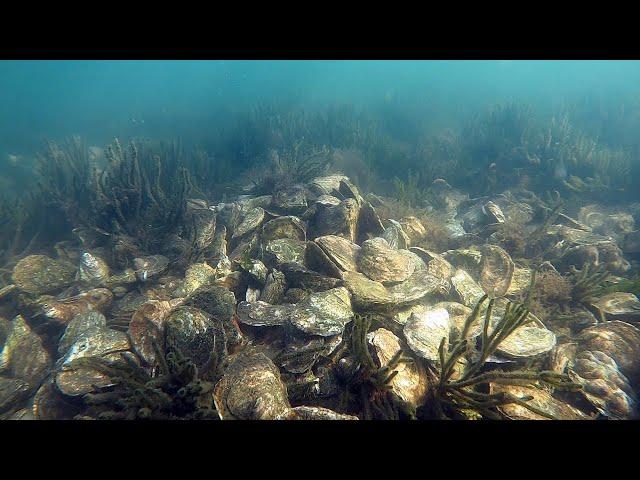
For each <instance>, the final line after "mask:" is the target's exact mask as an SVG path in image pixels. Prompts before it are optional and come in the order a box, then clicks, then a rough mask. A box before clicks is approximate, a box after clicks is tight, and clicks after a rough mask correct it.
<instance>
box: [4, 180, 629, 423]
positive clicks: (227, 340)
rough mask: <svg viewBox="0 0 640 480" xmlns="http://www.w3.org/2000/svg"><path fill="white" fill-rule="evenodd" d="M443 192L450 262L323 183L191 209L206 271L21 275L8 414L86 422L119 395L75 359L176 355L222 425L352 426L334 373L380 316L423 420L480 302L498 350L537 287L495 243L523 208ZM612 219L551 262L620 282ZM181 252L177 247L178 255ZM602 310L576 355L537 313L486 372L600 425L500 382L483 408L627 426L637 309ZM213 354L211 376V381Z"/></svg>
mask: <svg viewBox="0 0 640 480" xmlns="http://www.w3.org/2000/svg"><path fill="white" fill-rule="evenodd" d="M433 191H434V192H435V193H436V194H438V195H440V196H441V200H442V202H441V203H442V205H444V208H445V210H446V211H445V212H444V215H443V218H445V219H446V220H445V221H446V222H448V223H447V231H448V232H449V233H450V237H451V244H452V246H453V245H455V246H457V248H453V249H450V250H446V251H443V252H435V251H432V250H429V249H426V248H424V240H425V239H428V237H429V235H430V231H429V230H428V227H427V226H425V225H424V224H423V223H422V222H421V221H420V220H419V219H418V218H416V217H415V216H408V217H403V218H397V219H391V218H389V219H384V220H383V219H381V218H380V216H379V215H378V213H377V210H376V206H375V205H378V202H380V199H379V198H378V197H375V196H374V195H370V196H363V195H362V194H361V193H360V192H359V191H358V188H357V187H356V186H355V185H353V184H352V183H351V181H350V180H349V179H348V178H347V177H345V176H343V175H328V176H325V177H320V178H316V179H315V180H313V181H312V182H310V183H309V184H307V185H295V186H293V187H290V188H286V189H283V190H281V191H277V192H274V193H273V194H272V195H264V196H258V197H254V196H250V195H243V196H240V197H238V198H237V199H236V200H235V201H232V202H228V203H220V204H217V205H209V204H208V202H206V201H205V200H200V199H193V200H190V201H189V204H188V206H187V207H188V208H187V211H188V215H187V217H188V218H189V219H190V220H191V222H192V224H193V225H195V227H194V231H195V232H196V233H195V238H193V239H192V240H193V244H194V245H196V246H197V248H198V250H199V251H201V252H204V258H201V259H200V261H197V262H194V263H191V264H189V265H186V266H181V265H180V262H175V261H173V260H171V259H170V253H169V252H170V251H171V249H168V250H167V252H165V253H166V256H165V255H160V254H156V255H144V254H143V253H142V252H139V251H136V250H135V249H132V248H130V247H129V246H128V245H129V244H128V243H127V239H125V238H123V239H119V240H118V241H117V242H114V245H115V246H114V251H116V252H117V253H118V252H119V253H120V254H121V253H122V252H126V254H121V255H120V256H119V257H117V258H120V259H121V258H128V261H126V262H122V261H111V262H108V261H107V258H109V255H107V254H106V253H105V252H104V251H101V250H100V249H90V248H85V245H84V244H82V245H81V247H79V248H77V249H76V250H77V251H75V252H71V254H67V255H65V256H62V255H61V256H60V257H59V258H57V259H54V258H51V257H49V256H46V255H31V256H28V257H26V258H24V259H22V260H21V261H20V262H18V264H17V265H16V266H15V268H14V271H13V282H14V284H15V286H14V288H15V290H16V292H17V294H15V295H18V296H19V298H20V301H19V304H20V305H22V306H24V307H25V309H27V310H29V312H34V313H33V314H30V315H32V317H33V319H32V321H29V322H27V321H26V320H25V316H26V315H27V313H25V314H24V315H25V316H23V315H18V316H16V317H15V318H14V319H13V320H12V321H8V320H5V319H3V318H1V317H0V345H3V347H2V350H1V352H0V415H3V416H5V417H7V418H39V419H48V418H65V417H68V416H69V415H72V414H73V413H78V412H74V408H77V402H75V403H74V399H77V398H78V397H81V396H82V395H85V394H87V393H91V392H95V391H96V389H99V388H105V387H108V386H109V385H111V384H112V379H110V378H108V377H107V376H105V375H104V374H103V373H101V372H100V371H97V370H92V368H91V367H90V366H87V365H86V364H80V366H77V365H74V360H76V359H79V358H82V357H90V356H93V357H100V358H105V359H108V360H111V361H113V362H122V361H124V360H123V354H124V355H128V357H127V358H129V361H133V362H136V363H137V364H139V365H140V367H141V368H146V369H149V371H152V370H153V368H154V365H155V364H156V363H157V361H158V359H157V353H158V349H157V346H158V345H161V346H163V345H164V344H165V343H170V344H171V345H172V346H173V348H176V349H178V350H179V351H180V353H181V354H182V355H183V356H185V357H188V358H190V359H192V361H193V362H194V364H195V365H196V366H197V368H198V369H199V371H201V372H202V374H203V375H204V376H205V377H206V378H207V379H209V380H214V381H215V382H216V385H215V389H214V392H213V398H212V402H213V404H214V405H215V408H216V410H217V412H218V414H219V416H220V418H222V419H357V417H356V416H353V415H347V414H345V413H343V412H339V411H337V409H335V408H334V406H335V405H336V402H335V401H334V400H335V399H336V397H337V395H338V387H337V380H336V379H337V378H338V377H339V376H340V371H339V370H340V368H344V364H345V361H346V360H345V359H344V358H343V359H342V360H341V361H340V362H337V363H336V362H333V361H332V359H333V356H334V355H338V354H339V353H340V352H342V351H344V350H345V349H348V348H349V345H348V344H347V341H348V340H347V339H346V338H345V337H346V336H345V332H346V329H347V328H348V326H349V324H350V323H351V322H352V321H353V320H354V318H355V316H356V315H371V316H372V317H373V318H375V319H376V321H377V322H378V323H379V324H380V325H382V326H380V327H378V328H375V329H374V330H372V331H371V332H369V333H368V335H367V342H368V345H369V350H370V352H371V353H372V358H374V360H375V361H376V362H377V364H378V365H379V366H380V367H384V366H386V365H388V363H389V362H390V360H391V359H392V358H393V357H394V356H395V355H396V354H397V353H398V352H400V351H402V352H404V354H405V355H406V356H408V357H411V358H413V359H414V360H416V361H414V362H413V363H402V364H400V365H399V366H397V367H396V369H397V372H398V373H397V374H396V376H395V377H394V378H393V380H392V381H391V383H390V387H391V389H392V391H393V392H394V393H395V394H396V395H397V396H398V397H399V398H401V399H402V400H403V401H404V402H406V403H407V404H409V405H411V406H413V407H419V406H421V405H422V404H423V403H424V402H425V400H426V399H427V392H428V389H429V388H430V385H429V380H428V379H429V376H428V374H427V369H428V368H430V367H437V366H438V362H439V356H438V347H439V345H440V343H441V341H442V340H443V339H445V342H448V343H449V342H452V341H454V340H455V339H458V338H459V337H460V335H461V334H462V330H463V326H464V324H465V321H466V319H467V317H468V316H469V314H470V313H471V311H472V309H473V308H474V307H475V305H476V304H477V302H478V300H479V299H480V298H481V297H482V296H483V295H485V294H488V295H489V296H490V297H491V298H495V299H496V302H495V305H494V309H493V314H492V317H491V319H490V322H489V327H488V328H489V333H490V332H491V331H492V329H493V328H494V327H495V325H496V323H497V322H498V321H499V319H500V317H501V315H502V314H503V313H504V310H505V306H506V303H507V300H508V299H513V298H517V297H518V295H521V294H523V292H525V291H526V290H527V288H528V286H529V283H530V280H531V276H532V271H531V269H530V268H528V267H526V266H522V265H517V264H516V263H515V262H514V261H513V259H512V258H511V257H510V255H509V254H508V253H507V252H506V251H505V250H504V249H503V248H501V247H500V246H498V245H496V244H495V242H494V243H492V238H493V235H494V234H495V232H496V229H497V228H498V227H499V226H500V224H503V223H505V222H506V221H509V220H510V219H513V218H516V217H517V218H518V219H519V221H525V222H530V221H532V219H533V214H532V212H533V208H532V207H531V206H530V205H529V204H528V203H527V202H526V201H524V200H522V199H517V198H514V197H513V196H511V195H500V196H497V197H496V198H491V199H489V198H483V199H475V200H470V199H469V198H468V196H466V195H464V194H462V193H461V192H458V191H457V190H455V189H453V188H451V187H450V186H448V185H447V184H446V182H443V181H436V182H435V183H434V187H433ZM605 217H606V218H604V219H603V217H602V215H600V213H599V212H596V211H595V209H593V208H592V209H591V210H589V209H588V208H586V207H585V208H584V209H583V211H581V214H580V217H579V219H578V220H572V219H570V218H569V217H566V218H564V219H561V221H560V222H559V223H558V224H556V225H551V226H549V227H548V230H547V231H546V232H544V235H545V238H547V239H548V242H550V243H551V244H552V245H553V244H557V243H562V245H563V249H562V252H561V253H560V254H558V255H557V256H556V257H554V261H556V260H557V263H558V264H562V263H563V262H565V261H569V260H570V259H571V258H574V257H576V256H577V257H580V256H581V255H582V257H580V258H583V257H584V258H591V257H589V255H591V254H592V253H593V252H591V250H589V249H592V250H593V251H594V252H596V253H595V254H594V255H595V256H596V257H597V260H598V261H599V262H600V263H603V264H605V265H606V266H607V267H608V268H610V269H611V270H612V271H613V272H616V273H621V272H625V271H627V270H628V267H629V262H628V261H627V260H626V259H625V258H624V256H623V252H622V250H621V249H620V248H618V246H617V245H618V244H617V242H626V243H625V244H629V245H631V244H632V243H633V235H634V230H633V224H632V222H630V220H629V218H627V217H619V218H618V217H616V218H611V216H605ZM523 219H524V220H523ZM614 233H615V235H617V238H613V237H612V235H613V234H614ZM182 244H184V239H180V238H176V239H175V242H174V243H173V244H172V248H178V247H179V246H180V245H182ZM630 248H631V247H630ZM71 250H73V249H71ZM550 251H551V252H554V250H553V249H551V250H550ZM123 255H124V257H123ZM126 255H128V256H129V257H126ZM592 256H593V255H592ZM594 258H595V257H594ZM12 295H13V294H12ZM15 295H13V296H15ZM592 306H593V308H594V309H595V310H598V311H600V312H601V313H603V314H604V317H605V318H606V319H607V320H608V321H606V322H604V323H598V324H595V323H597V322H594V324H593V325H592V326H590V327H589V328H586V329H584V330H582V331H581V332H579V336H577V338H575V339H572V341H571V342H567V341H564V340H563V341H561V340H560V339H559V336H558V335H557V334H556V332H554V331H553V329H552V328H550V327H547V326H546V325H545V324H543V322H541V321H540V319H538V318H536V317H535V316H534V315H533V314H529V319H528V321H527V322H526V323H525V324H524V325H522V326H521V327H519V328H518V329H516V331H514V332H513V333H512V334H511V335H510V336H509V337H507V338H506V339H505V340H504V341H503V342H502V343H501V344H500V345H499V348H498V349H497V351H496V353H495V355H494V356H493V357H491V358H490V359H489V362H490V363H492V364H496V365H510V366H514V368H515V367H516V366H531V365H534V366H536V365H537V366H541V365H547V364H549V365H552V367H551V368H552V369H553V370H556V371H558V372H570V374H571V375H572V377H573V378H574V379H575V381H576V382H578V383H580V384H581V385H583V386H584V389H583V393H581V394H580V395H581V400H582V401H583V402H586V403H585V404H586V405H589V408H591V411H588V410H589V408H582V410H581V409H580V408H579V407H578V406H576V405H573V404H569V403H567V402H566V401H565V400H566V399H563V398H561V397H559V396H558V395H556V394H555V393H554V392H551V391H546V390H541V389H539V388H536V387H535V386H533V385H529V386H527V385H524V386H518V387H514V386H506V385H500V384H497V383H492V384H491V385H490V388H491V391H492V392H501V391H505V390H508V391H510V393H513V394H516V395H517V396H520V397H523V396H531V397H532V398H533V400H532V401H533V402H534V403H535V405H536V406H538V407H539V408H540V409H546V410H548V411H550V412H552V413H553V414H554V415H555V416H556V417H558V418H567V419H575V418H591V417H590V415H591V416H593V412H594V411H597V412H598V413H599V414H601V415H604V416H606V417H610V418H630V417H632V416H634V415H635V411H636V397H635V394H634V388H637V382H638V380H639V379H640V331H638V329H637V328H636V327H635V326H634V325H633V324H634V323H637V322H638V320H639V319H640V313H639V312H640V308H639V307H640V302H638V299H637V298H636V297H635V296H634V295H632V294H622V293H614V294H609V295H608V296H603V297H602V298H598V299H597V300H596V301H594V302H593V305H592ZM25 312H26V310H25ZM587 314H588V312H587ZM483 317H484V312H481V314H480V315H479V316H478V319H477V321H476V322H475V324H473V325H472V326H471V328H470V329H469V330H468V333H467V335H468V339H469V340H470V341H473V340H474V339H475V338H476V337H478V335H480V334H481V332H482V322H483ZM594 318H595V317H594ZM38 324H43V325H51V326H53V327H52V328H55V329H57V330H56V331H57V332H58V335H59V338H58V340H57V343H56V344H55V345H54V346H53V348H51V346H46V345H44V344H43V340H42V338H41V337H40V336H39V335H38V334H37V333H35V331H34V327H33V325H38ZM214 354H215V359H216V361H217V362H218V364H219V365H220V368H221V370H220V371H218V372H211V371H210V369H209V367H210V363H211V359H212V358H213V357H212V356H213V355H214ZM540 368H541V367H540ZM74 405H75V406H74ZM502 410H503V413H504V414H505V415H506V416H507V417H510V418H536V415H535V414H532V413H531V412H530V411H528V410H526V409H523V408H521V407H518V406H517V405H516V406H504V407H502ZM70 412H71V413H70Z"/></svg>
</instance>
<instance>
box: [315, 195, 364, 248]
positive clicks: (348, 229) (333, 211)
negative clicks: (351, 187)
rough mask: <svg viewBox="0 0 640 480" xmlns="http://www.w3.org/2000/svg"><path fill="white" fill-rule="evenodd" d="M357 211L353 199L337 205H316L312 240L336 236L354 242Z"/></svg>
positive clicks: (356, 203) (355, 202)
mask: <svg viewBox="0 0 640 480" xmlns="http://www.w3.org/2000/svg"><path fill="white" fill-rule="evenodd" d="M359 209H360V207H359V205H358V202H357V201H356V200H354V199H353V198H348V199H346V200H343V201H342V202H340V203H339V204H338V205H330V204H323V203H318V204H316V214H315V216H314V218H313V222H312V226H313V228H312V232H313V235H312V238H315V237H319V236H323V235H338V236H341V237H344V238H346V239H348V240H350V241H352V242H355V240H356V226H357V223H358V211H359Z"/></svg>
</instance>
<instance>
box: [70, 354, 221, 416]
mask: <svg viewBox="0 0 640 480" xmlns="http://www.w3.org/2000/svg"><path fill="white" fill-rule="evenodd" d="M154 347H155V349H156V358H157V359H158V365H157V367H158V373H157V374H154V375H150V374H149V372H148V371H147V370H146V369H144V368H142V367H140V365H139V364H138V362H136V361H135V360H133V359H132V358H130V357H129V356H128V355H125V354H121V361H119V362H110V361H107V360H106V359H104V358H102V357H83V358H79V359H77V360H75V361H74V362H72V365H73V366H78V367H80V366H83V367H87V368H90V369H93V370H96V371H98V372H100V373H101V374H103V375H106V376H107V377H108V378H109V379H110V380H111V381H112V382H114V383H115V384H116V385H115V387H108V388H105V389H102V391H98V392H96V393H88V394H86V395H84V397H83V400H84V402H85V404H86V405H87V407H88V408H87V409H86V411H85V412H84V413H83V414H82V416H81V417H80V418H82V417H90V418H97V419H100V420H113V419H116V420H136V419H138V420H143V419H148V420H173V419H184V420H188V419H218V418H219V417H218V415H217V412H216V411H215V408H214V406H213V396H212V391H213V387H214V384H213V383H211V382H208V381H204V380H202V379H201V378H200V375H199V372H198V368H197V367H196V365H195V364H194V363H193V362H192V361H191V360H190V359H188V358H185V357H184V356H183V355H182V354H181V353H180V351H179V350H178V349H174V348H168V349H167V352H166V353H165V354H163V353H162V352H160V350H159V348H158V347H157V345H154ZM214 363H215V362H211V364H212V365H213V364H214Z"/></svg>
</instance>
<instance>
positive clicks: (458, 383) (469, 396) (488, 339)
mask: <svg viewBox="0 0 640 480" xmlns="http://www.w3.org/2000/svg"><path fill="white" fill-rule="evenodd" d="M486 300H487V295H484V296H483V297H482V298H481V299H480V300H479V301H478V303H477V304H476V306H475V308H474V310H473V312H472V313H471V314H470V315H469V317H468V318H467V320H466V322H465V325H464V327H463V329H462V333H461V335H460V336H459V339H458V340H456V341H455V342H453V344H452V345H450V346H447V345H445V339H443V340H442V342H440V346H439V349H438V354H439V357H440V366H439V368H440V371H439V373H438V383H437V386H436V388H435V390H434V403H435V410H436V414H437V415H438V417H440V418H450V416H459V415H461V414H462V413H463V412H464V411H465V410H470V411H474V412H477V413H478V414H480V415H481V416H482V417H483V418H488V419H500V418H503V416H502V415H501V414H500V413H499V411H497V410H496V409H495V407H498V406H500V405H506V404H511V403H515V404H518V405H520V406H522V407H524V408H526V409H528V410H530V411H531V412H533V413H536V414H538V415H541V416H543V417H546V418H553V415H551V414H550V413H548V412H545V411H543V410H540V409H539V408H537V407H535V406H533V405H531V404H529V403H527V402H528V401H529V400H531V398H530V397H522V398H520V397H517V396H515V395H513V394H511V393H508V392H500V393H494V394H492V393H484V392H482V391H480V390H479V389H478V387H480V386H485V390H486V385H488V384H489V383H490V382H495V383H501V384H507V385H520V384H522V383H523V382H525V383H538V382H540V383H544V384H547V385H549V386H551V387H554V388H558V389H565V390H570V391H575V390H577V389H579V386H578V385H576V384H574V383H573V382H572V381H571V380H570V379H569V377H568V376H566V375H562V374H557V373H555V372H550V371H541V372H530V371H523V370H520V371H513V372H505V371H499V370H495V371H489V372H484V373H481V369H482V368H483V367H484V366H485V363H486V361H487V359H488V358H489V357H490V356H491V355H493V354H494V353H495V351H496V349H497V348H498V346H499V345H500V343H501V342H502V341H503V340H504V339H506V338H507V337H508V336H509V335H511V334H512V333H513V332H514V331H515V330H516V329H517V328H518V327H520V326H522V325H524V324H525V323H526V322H527V321H528V319H527V317H528V314H529V310H528V309H527V308H526V307H525V306H524V305H519V304H513V303H511V302H509V303H507V306H506V309H505V312H504V315H503V316H502V318H501V319H500V321H499V322H498V323H497V324H496V325H495V327H494V328H493V330H492V331H491V333H489V323H490V320H491V314H492V312H493V307H494V302H495V300H494V299H492V300H490V301H489V305H488V306H487V310H486V313H485V320H484V324H483V329H482V333H481V335H480V349H479V355H478V358H477V360H472V361H469V362H468V363H466V365H465V366H464V368H463V369H462V371H461V372H460V369H459V366H460V363H459V362H461V361H462V360H464V358H465V357H466V354H467V352H468V351H469V348H470V346H469V340H468V339H467V335H468V333H469V329H470V328H471V325H472V324H473V323H474V322H475V321H476V320H477V318H478V316H479V314H480V310H481V308H482V306H483V305H484V303H485V301H486Z"/></svg>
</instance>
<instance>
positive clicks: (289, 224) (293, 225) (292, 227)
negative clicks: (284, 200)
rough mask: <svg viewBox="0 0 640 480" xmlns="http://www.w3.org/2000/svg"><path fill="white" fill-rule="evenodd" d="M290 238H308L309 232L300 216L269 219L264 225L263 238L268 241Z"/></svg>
mask: <svg viewBox="0 0 640 480" xmlns="http://www.w3.org/2000/svg"><path fill="white" fill-rule="evenodd" d="M282 238H289V239H293V240H302V241H304V240H306V239H307V234H306V229H305V227H304V224H303V223H302V222H301V221H300V219H299V218H298V217H294V216H285V217H278V218H274V219H273V220H269V221H268V222H267V223H265V224H264V225H263V226H262V239H263V242H265V243H267V242H270V241H271V240H278V239H282Z"/></svg>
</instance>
